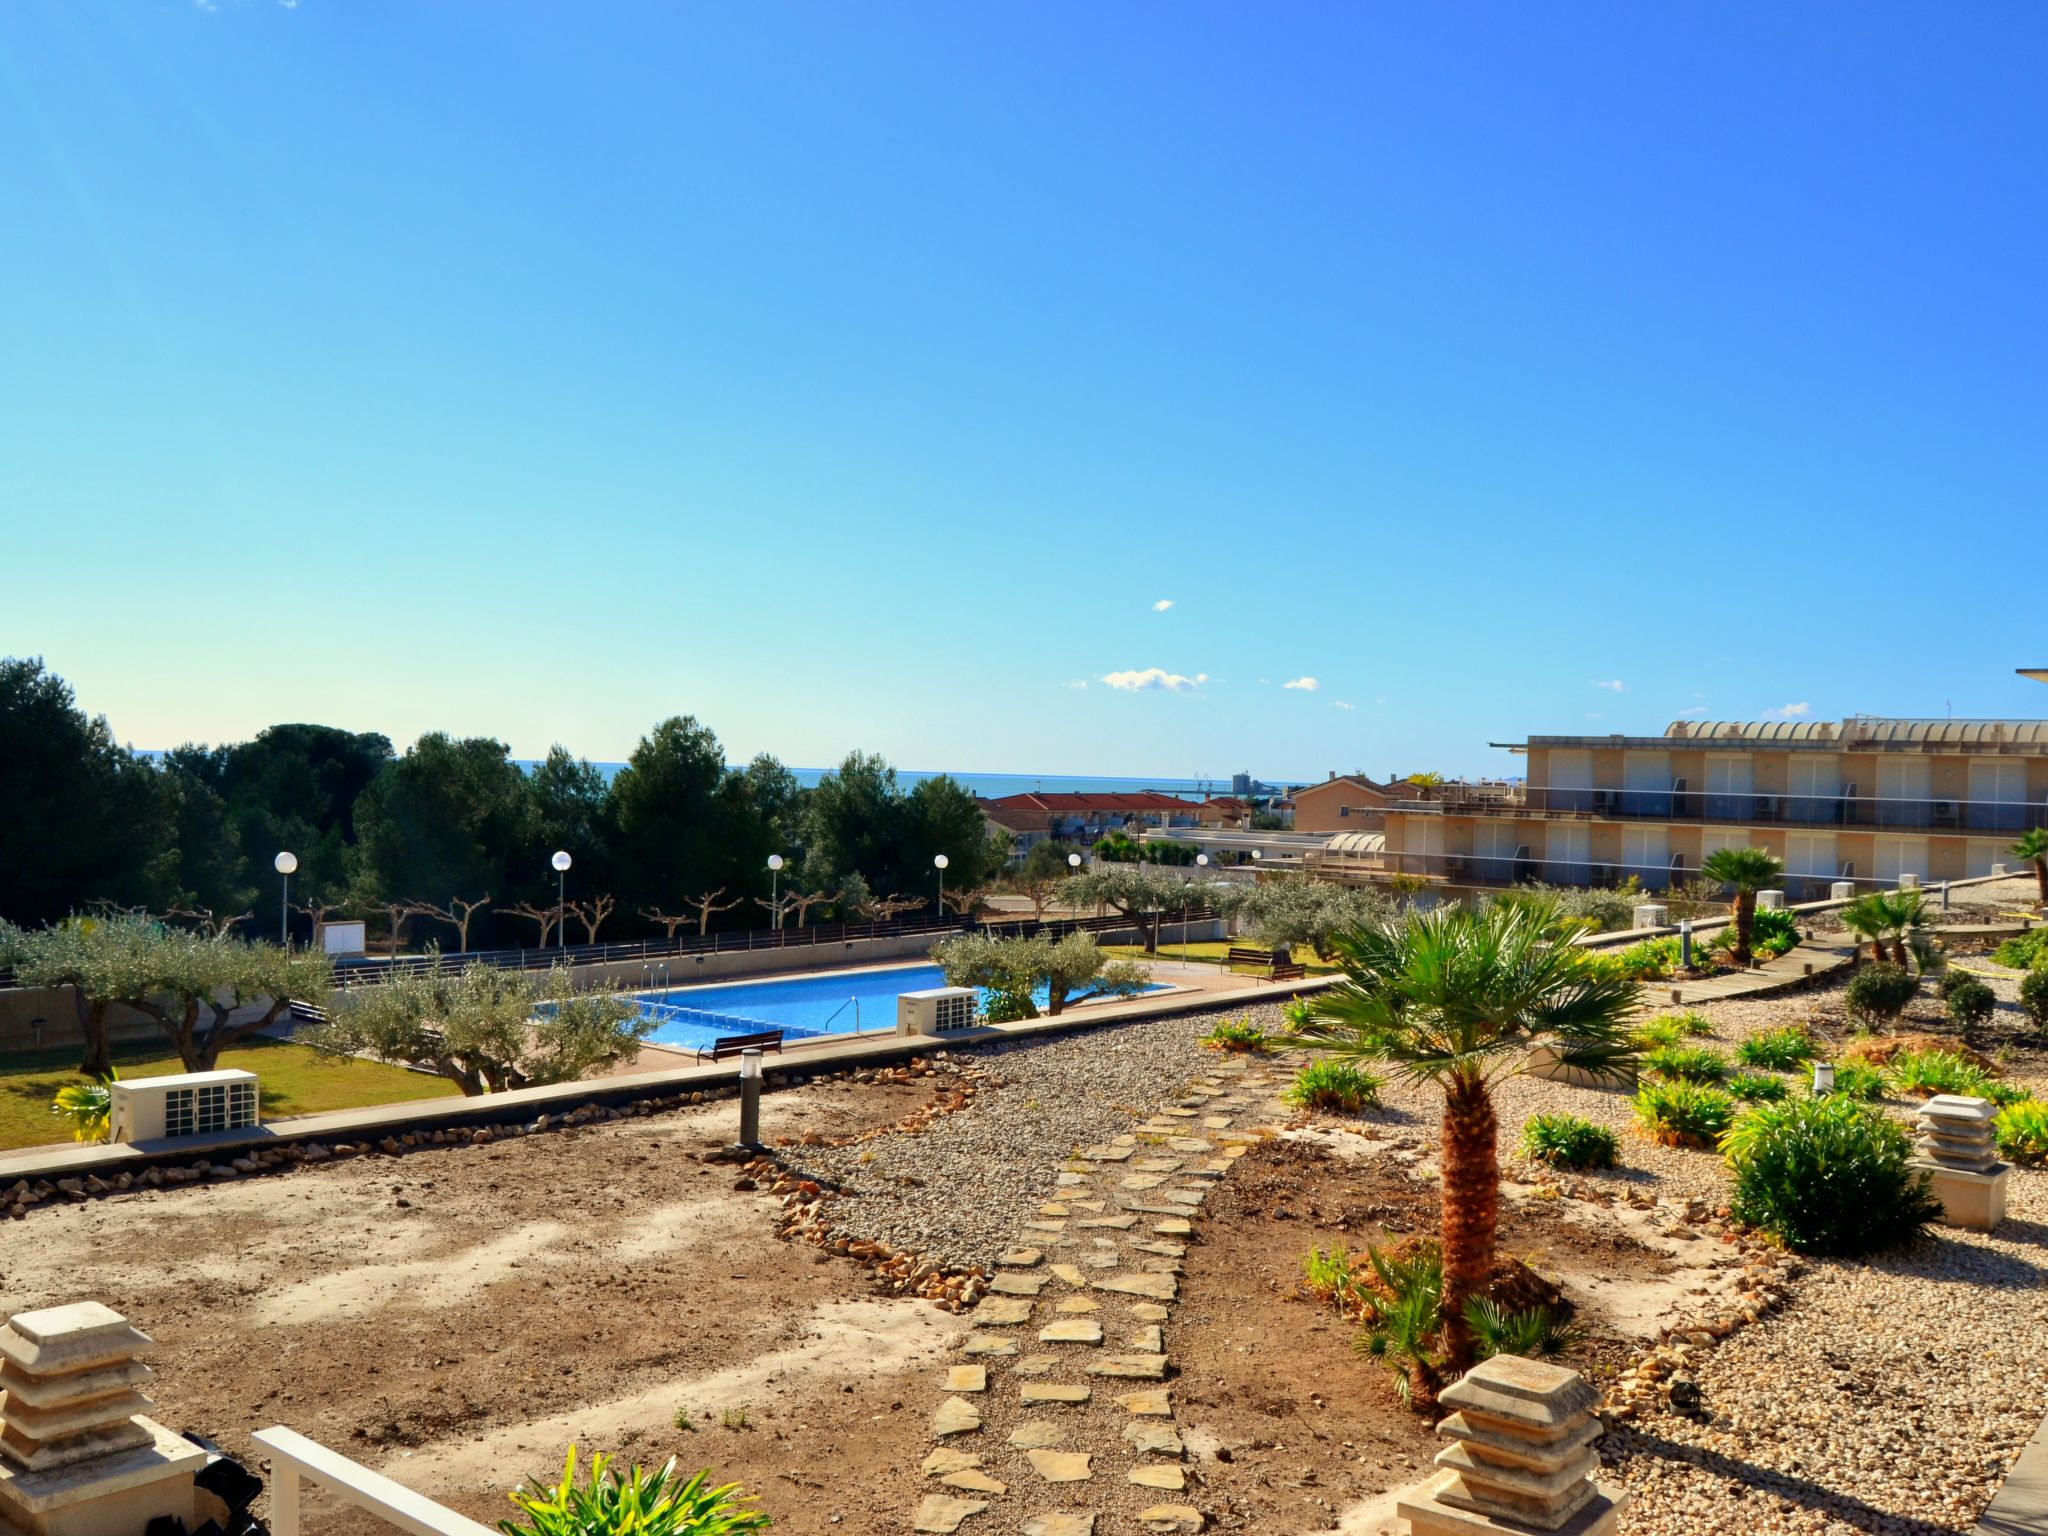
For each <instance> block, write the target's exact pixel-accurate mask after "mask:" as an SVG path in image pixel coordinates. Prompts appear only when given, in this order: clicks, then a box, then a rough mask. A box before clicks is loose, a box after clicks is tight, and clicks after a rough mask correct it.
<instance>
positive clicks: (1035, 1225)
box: [1021, 1221, 1067, 1237]
mask: <svg viewBox="0 0 2048 1536" xmlns="http://www.w3.org/2000/svg"><path fill="white" fill-rule="evenodd" d="M1021 1230H1023V1231H1025V1232H1043V1233H1045V1234H1047V1235H1048V1236H1051V1237H1057V1236H1059V1235H1060V1233H1062V1232H1064V1231H1066V1230H1067V1224H1066V1223H1065V1222H1064V1221H1027V1222H1025V1223H1023V1225H1022V1228H1021Z"/></svg>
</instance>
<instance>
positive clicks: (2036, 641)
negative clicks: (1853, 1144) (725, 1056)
mask: <svg viewBox="0 0 2048 1536" xmlns="http://www.w3.org/2000/svg"><path fill="white" fill-rule="evenodd" d="M2044 64H2048V10H2043V9H2042V8H2041V7H2039V6H2036V5H2021V4H2003V5H2001V4H1980V5H1973V6H1970V7H1966V8H1962V9H1953V8H1952V9H1948V10H1944V11H1941V12H1939V13H1937V12H1934V11H1930V10H1928V9H1927V8H1925V7H1924V6H1904V5H1896V6H1887V5H1864V6H1857V7H1845V6H1821V5H1810V6H1798V5H1795V6H1787V5H1783V4H1757V5H1729V4H1713V5H1705V4H1701V5H1680V4H1673V5H1662V6H1654V7H1646V6H1623V5H1616V4H1604V5H1573V4H1556V5H1547V6H1542V7H1535V6H1520V5H1514V6H1510V5H1491V6H1489V5H1477V4H1474V5H1466V6H1436V7H1422V6H1391V5H1389V6H1371V5H1336V4H1331V5H1321V6H1316V5H1282V6H1260V7H1248V6H1238V5H1228V6H1226V5H1198V4H1175V5H1165V4H1142V5H1141V4H1126V5H1117V6H1107V7H1105V6H1083V5H1078V4H1059V3H1053V4H1035V5H1029V6H1022V5H1000V4H977V5H970V6H961V5H941V4H936V3H934V4H929V5H914V6H890V5H879V4H870V5H860V6H839V7H827V6H715V7H714V6H709V5H700V6H671V5H665V4H664V5H628V4H599V5H590V6H565V5H561V4H559V3H550V4H531V3H523V0H490V3H482V0H448V3H443V4H436V5H422V4H416V3H406V4H396V3H381V0H345V3H344V0H299V3H298V4H296V5H289V4H279V3H277V0H211V3H200V4H193V3H191V0H156V3H140V0H8V3H7V4H6V5H4V6H0V137H4V142H5V143H6V144H7V145H8V146H9V147H8V152H7V153H6V155H5V156H0V210H4V212H0V224H4V227H5V235H4V238H0V287H4V291H5V292H6V294H7V295H8V302H7V303H6V304H5V305H4V306H0V355H4V356H5V358H6V359H7V366H5V367H4V368H0V532H4V543H0V549H4V550H5V555H6V563H7V564H8V566H10V567H11V570H10V579H9V580H8V581H7V582H6V584H5V597H4V599H0V653H12V654H41V655H43V656H44V657H45V658H46V659H47V660H48V661H49V663H50V664H51V665H52V666H53V667H54V668H55V669H56V670H58V671H60V672H61V673H63V674H64V675H65V676H67V677H68V678H70V679H71V680H72V681H73V682H74V683H75V684H76V686H77V687H78V689H79V692H80V694H81V697H82V698H83V700H84V701H85V702H86V703H87V705H88V706H89V707H91V708H94V709H98V710H104V711H106V712H107V713H108V715H109V716H110V717H111V718H112V720H113V723H114V725H115V728H116V729H117V731H119V732H120V733H121V734H122V735H123V736H124V737H126V738H128V739H131V740H133V741H135V742H137V743H138V744H141V745H148V746H163V745H168V744H170V743H172V742H175V741H178V740H184V739H191V738H198V739H211V740H219V739H231V738H235V737H239V736H243V735H247V734H249V733H251V732H253V731H254V730H256V729H258V728H259V727H261V726H262V725H264V724H266V723H269V722H271V721H274V720H280V719H316V720H322V721H328V722H332V723H336V724H342V725H349V726H354V727H359V728H377V729H383V730H386V731H388V732H390V733H391V734H392V735H393V736H394V737H396V738H398V739H400V740H407V739H410V737H411V736H413V735H415V734H417V733H418V732H420V731H422V730H426V729H430V728H434V727H442V728H447V729H452V730H457V731H464V732H478V733H489V734H494V735H497V736H499V737H501V738H502V739H504V740H507V741H508V742H510V743H511V744H512V745H513V747H514V748H515V750H517V751H518V752H519V753H520V754H521V755H532V754H536V753H538V752H539V751H541V750H543V749H545V747H546V746H547V744H548V743H549V742H551V741H555V740H560V741H563V742H565V743H567V744H568V745H570V746H571V747H572V748H574V749H575V750H577V751H580V752H583V753H585V754H587V755H589V756H591V757H593V758H599V759H608V758H617V757H620V756H622V755H623V754H624V752H625V751H626V750H627V749H628V748H629V747H630V745H631V743H632V742H633V740H634V739H635V738H636V737H637V736H638V734H639V733H640V732H641V731H642V730H643V729H644V728H646V727H647V726H648V725H649V724H651V723H652V722H653V721H654V720H655V719H656V718H658V717H660V716H662V715H665V714H669V713H674V712H685V711H687V712H693V713H695V714H697V715H699V716H701V717H702V718H704V719H706V720H707V721H709V722H710V723H711V724H712V725H713V726H714V727H715V728H716V729H717V730H718V731H719V732H720V734H721V736H722V737H724V739H725V740H726V742H727V743H728V746H729V747H730V748H731V749H732V750H733V752H734V753H735V754H736V755H738V754H745V753H751V752H754V751H757V750H772V751H774V752H776V753H777V754H778V755H780V756H782V757H783V758H784V759H785V760H787V761H791V762H794V763H800V764H814V763H822V762H826V761H830V760H834V759H836V758H837V757H838V756H840V755H841V754H842V753H843V752H844V751H846V750H847V749H849V748H851V747H856V746H858V747H861V748H864V749H868V750H875V751H881V752H884V753H886V754H888V755H889V756H890V757H892V758H893V759H894V760H896V761H897V762H899V763H902V764H905V765H907V766H915V767H924V768H935V767H951V768H958V769H978V770H1016V771H1024V772H1048V773H1051V772H1069V773H1084V772H1099V773H1135V774H1145V773H1153V774H1160V775H1192V774H1195V773H1210V774H1217V773H1227V772H1229V771H1231V770H1233V769H1237V768H1244V767H1249V768H1251V769H1253V770H1255V771H1257V772H1261V773H1265V774H1269V775H1271V774H1304V775H1305V774H1320V773H1322V772H1323V771H1325V770H1327V769H1332V768H1341V769H1351V768H1357V767H1364V768H1367V769H1369V770H1371V771H1374V772H1386V771H1389V770H1393V769H1408V768H1415V767H1424V766H1432V767H1439V768H1443V769H1447V770H1451V771H1484V770H1489V769H1493V770H1500V769H1506V768H1509V767H1511V766H1512V765H1511V764H1510V763H1509V762H1508V761H1507V760H1506V759H1505V758H1503V757H1502V756H1501V755H1500V754H1497V753H1490V752H1489V751H1488V750H1487V749H1486V747H1485V743H1486V742H1488V741H1489V740H1507V739H1511V738H1515V737H1518V736H1520V735H1522V734H1525V733H1529V732H1539V733H1541V732H1561V731H1577V730H1606V731H1654V730H1658V729H1661V728H1662V726H1663V725H1664V724H1665V723H1666V722H1667V721H1668V720H1670V719H1671V718H1673V717H1674V716H1676V715H1679V714H1681V713H1684V712H1687V711H1695V712H1699V713H1704V714H1708V715H1711V716H1714V717H1734V716H1740V717H1754V716H1756V715H1758V714H1760V713H1762V712H1764V711H1766V710H1787V709H1791V710H1795V711H1810V712H1811V713H1812V714H1813V715H1814V716H1817V717H1828V716H1839V715H1843V714H1846V713H1849V712H1852V711H1856V710H1867V711H1873V712H1899V713H1926V714H1941V713H1944V712H1946V711H1947V710H1949V709H1951V708H1952V709H1953V711H1954V712H1955V713H1956V714H1958V715H1966V714H2014V713H2024V714H2040V713H2048V709H2044V706H2048V692H2043V690H2042V689H2041V687H2040V685H2038V684H2034V683H2029V682H2025V681H2023V680H2020V679H2017V678H2015V677H2014V676H2013V672H2012V669H2013V668H2014V667H2015V666H2016V665H2020V664H2043V663H2048V626H2044V624H2043V623H2042V621H2041V617H2040V615H2041V613H2042V611H2043V605H2042V602H2041V599H2040V595H2039V591H2040V588H2039V574H2038V570H2037V567H2038V563H2039V558H2040V550H2041V539H2042V534H2043V531H2044V529H2048V518H2044V515H2043V510H2042V508H2043V498H2044V491H2048V433H2044V431H2043V425H2044V404H2048V399H2044V387H2043V386H2044V379H2043V369H2044V361H2043V360H2044V358H2048V345H2044V343H2048V323H2044V322H2048V284H2044V283H2043V281H2042V279H2041V274H2042V271H2043V254H2044V253H2043V243H2044V235H2048V214H2044V209H2048V199H2044V191H2048V186H2044V182H2048V153H2044V151H2048V143H2044V139H2048V116H2044V114H2043V113H2042V111H2041V107H2040V100H2039V91H2038V81H2039V79H2040V77H2041V73H2042V70H2043V66H2044ZM1167 603H1170V604H1171V606H1170V607H1169V606H1162V605H1163V604H1167ZM1302 679H1310V680H1313V681H1314V683H1315V685H1316V686H1315V687H1313V688H1309V687H1307V686H1302V687H1295V688H1288V687H1286V686H1284V685H1285V684H1287V683H1290V682H1296V681H1298V680H1302ZM1084 683H1085V685H1086V686H1085V687H1084V686H1080V685H1082V684H1084ZM1119 684H1121V685H1122V686H1119Z"/></svg>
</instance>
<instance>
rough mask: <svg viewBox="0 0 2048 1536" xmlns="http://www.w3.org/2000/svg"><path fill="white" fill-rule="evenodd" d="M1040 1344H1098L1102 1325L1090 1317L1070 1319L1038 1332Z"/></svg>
mask: <svg viewBox="0 0 2048 1536" xmlns="http://www.w3.org/2000/svg"><path fill="white" fill-rule="evenodd" d="M1038 1342H1039V1343H1041V1344H1100V1343H1101V1342H1102V1324H1100V1323H1098V1322H1096V1321H1095V1319H1094V1318H1092V1317H1070V1318H1066V1319H1064V1320H1062V1321H1060V1322H1057V1323H1051V1324H1048V1325H1047V1326H1046V1327H1044V1328H1041V1329H1039V1330H1038Z"/></svg>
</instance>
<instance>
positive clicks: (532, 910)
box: [498, 901, 562, 949]
mask: <svg viewBox="0 0 2048 1536" xmlns="http://www.w3.org/2000/svg"><path fill="white" fill-rule="evenodd" d="M498 912H499V915H500V916H502V917H517V918H523V919H525V920H526V921H527V922H529V923H536V924H538V925H539V927H540V943H539V945H538V946H537V947H538V948H541V949H546V948H547V947H548V939H549V937H550V936H551V935H553V933H554V931H555V925H556V924H557V923H559V922H560V921H561V920H562V910H561V908H559V907H555V906H546V907H537V906H535V905H534V904H533V903H532V902H530V901H520V902H514V903H513V904H512V905H511V906H509V907H500V908H498Z"/></svg>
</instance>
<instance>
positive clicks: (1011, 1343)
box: [960, 1333, 1017, 1355]
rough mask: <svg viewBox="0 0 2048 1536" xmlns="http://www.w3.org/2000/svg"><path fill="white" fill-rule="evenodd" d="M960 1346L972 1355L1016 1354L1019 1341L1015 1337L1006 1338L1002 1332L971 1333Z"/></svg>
mask: <svg viewBox="0 0 2048 1536" xmlns="http://www.w3.org/2000/svg"><path fill="white" fill-rule="evenodd" d="M960 1347H961V1350H962V1351H963V1352H964V1353H966V1354H970V1355H1014V1354H1015V1353H1017V1341H1016V1340H1015V1339H1006V1338H1004V1337H1002V1336H1001V1335H1000V1334H994V1333H970V1334H969V1335H967V1342H966V1343H965V1344H963V1345H961V1346H960Z"/></svg>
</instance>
